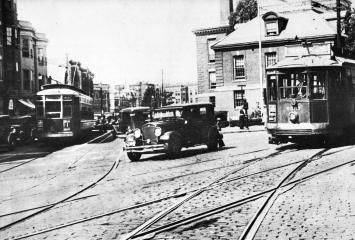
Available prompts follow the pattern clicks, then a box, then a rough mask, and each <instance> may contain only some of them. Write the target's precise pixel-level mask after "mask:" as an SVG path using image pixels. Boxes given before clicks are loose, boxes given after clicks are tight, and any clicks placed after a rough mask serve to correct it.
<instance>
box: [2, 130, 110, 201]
mask: <svg viewBox="0 0 355 240" xmlns="http://www.w3.org/2000/svg"><path fill="white" fill-rule="evenodd" d="M108 133H109V135H108V136H106V137H105V138H104V139H103V140H102V141H100V142H99V143H102V142H104V141H106V139H108V138H109V137H110V132H108ZM106 134H107V133H104V134H102V135H100V136H98V137H96V138H94V139H92V140H90V141H89V142H92V141H93V140H98V139H100V138H102V137H103V136H104V135H106ZM81 147H82V145H80V146H79V147H78V148H76V149H77V150H78V149H79V148H81ZM92 151H93V149H90V150H89V151H87V152H86V153H85V154H84V155H82V156H81V157H80V158H79V159H77V160H76V161H74V162H72V163H71V164H69V165H68V167H67V168H65V169H63V171H61V172H60V173H58V174H57V175H54V176H52V177H50V178H48V179H45V180H43V181H42V182H40V183H38V184H36V185H33V186H31V187H29V188H25V189H20V190H17V191H15V192H12V194H11V195H10V196H9V198H7V199H4V200H2V202H7V201H11V200H12V199H13V196H14V195H15V194H16V193H20V192H26V191H29V190H31V189H34V188H36V187H39V186H41V185H42V184H44V183H46V182H49V181H51V180H53V179H55V178H57V177H58V176H60V175H62V174H64V173H65V172H66V171H67V170H68V169H71V168H73V165H74V164H75V163H77V162H78V161H80V160H81V159H82V158H83V157H85V156H86V155H87V154H89V153H91V152H92ZM39 158H41V157H39ZM39 158H35V159H33V160H32V161H34V160H37V159H39ZM26 163H27V162H26ZM22 165H23V164H22ZM15 167H16V166H15ZM13 168H14V167H12V168H10V170H11V169H13ZM0 173H1V172H0Z"/></svg>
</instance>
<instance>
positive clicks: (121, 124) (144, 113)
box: [115, 107, 152, 133]
mask: <svg viewBox="0 0 355 240" xmlns="http://www.w3.org/2000/svg"><path fill="white" fill-rule="evenodd" d="M151 119H152V111H151V109H150V108H149V107H131V108H124V109H122V110H121V111H120V120H119V121H118V126H117V127H116V128H115V129H116V132H117V133H126V132H127V131H130V130H132V129H136V128H141V127H142V125H143V124H145V123H146V122H147V121H150V120H151Z"/></svg>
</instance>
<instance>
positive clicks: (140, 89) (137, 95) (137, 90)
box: [129, 82, 155, 107]
mask: <svg viewBox="0 0 355 240" xmlns="http://www.w3.org/2000/svg"><path fill="white" fill-rule="evenodd" d="M148 88H153V89H155V85H154V84H152V83H147V82H138V83H136V84H130V85H129V90H130V92H131V94H132V98H131V101H132V107H140V106H142V100H143V97H144V93H145V91H146V90H147V89H148Z"/></svg>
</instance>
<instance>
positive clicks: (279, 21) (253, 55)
mask: <svg viewBox="0 0 355 240" xmlns="http://www.w3.org/2000/svg"><path fill="white" fill-rule="evenodd" d="M322 2H323V1H322V0H319V1H311V0H288V1H285V0H264V1H263V4H264V5H263V6H262V21H261V29H260V31H259V19H258V18H255V19H253V20H251V21H249V22H247V23H244V24H237V25H236V26H235V30H234V31H233V32H232V33H230V34H229V35H227V28H226V27H225V29H226V32H225V33H222V32H223V31H222V29H223V27H219V28H210V29H200V30H196V31H194V33H195V35H196V41H197V59H198V63H197V69H198V91H199V101H209V102H214V103H215V105H216V110H217V111H228V117H229V120H235V119H238V115H239V109H240V108H241V107H242V105H243V103H244V101H248V103H249V109H250V111H249V113H250V112H251V111H253V110H254V109H256V108H257V107H262V106H263V105H264V103H263V102H262V101H263V92H264V88H265V67H267V66H269V65H272V64H275V63H276V62H278V61H281V60H283V59H284V58H286V57H288V56H291V55H292V54H301V53H302V52H304V50H305V47H307V46H309V45H308V44H311V46H312V51H313V53H314V54H329V52H330V51H331V46H332V45H334V41H335V37H336V27H335V26H336V22H335V21H336V18H335V11H334V10H333V9H332V8H330V7H325V6H323V5H322V4H321V3H322ZM324 2H328V1H324ZM334 2H335V1H334ZM342 4H345V5H346V4H349V2H348V1H342ZM221 7H222V4H221ZM217 30H218V31H219V32H218V31H217ZM209 31H210V33H208V32H209ZM217 33H218V34H217ZM223 34H224V36H223ZM211 37H212V39H213V38H214V39H215V40H217V41H218V40H219V41H218V42H217V43H215V44H212V45H211V44H210V43H209V41H210V39H211ZM259 37H261V41H262V56H261V58H262V60H261V62H262V75H263V78H262V84H263V86H261V81H260V77H259V76H260V75H259V59H260V58H259V50H258V49H259V41H258V39H259ZM211 49H212V50H211Z"/></svg>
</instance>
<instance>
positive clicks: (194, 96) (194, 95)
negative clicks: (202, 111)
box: [187, 85, 198, 103]
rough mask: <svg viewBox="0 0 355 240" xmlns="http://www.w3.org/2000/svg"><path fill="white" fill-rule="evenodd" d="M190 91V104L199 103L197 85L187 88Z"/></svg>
mask: <svg viewBox="0 0 355 240" xmlns="http://www.w3.org/2000/svg"><path fill="white" fill-rule="evenodd" d="M187 91H188V102H189V103H197V102H198V88H197V85H189V86H187Z"/></svg>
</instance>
